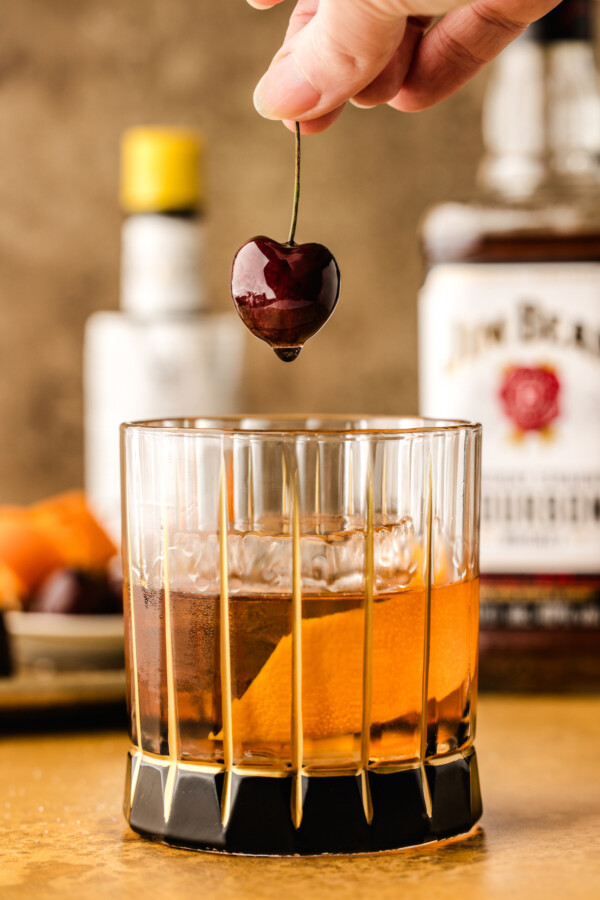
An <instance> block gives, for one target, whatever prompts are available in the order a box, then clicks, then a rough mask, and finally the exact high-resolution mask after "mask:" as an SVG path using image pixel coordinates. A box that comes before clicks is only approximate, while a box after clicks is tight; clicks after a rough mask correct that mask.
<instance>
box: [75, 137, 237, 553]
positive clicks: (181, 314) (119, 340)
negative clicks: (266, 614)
mask: <svg viewBox="0 0 600 900" xmlns="http://www.w3.org/2000/svg"><path fill="white" fill-rule="evenodd" d="M201 157H202V145H201V143H200V141H199V138H198V136H197V135H196V134H194V133H190V132H187V131H183V130H180V129H173V128H134V129H131V130H130V131H128V132H127V133H126V134H125V136H124V139H123V144H122V154H121V206H122V208H123V211H124V212H125V214H126V218H125V221H124V223H123V231H122V256H121V309H120V310H118V311H102V312H97V313H94V314H93V315H92V316H91V317H90V318H89V320H88V323H87V326H86V333H85V350H84V394H85V454H86V458H85V463H86V465H85V481H86V494H87V498H88V501H89V503H90V505H91V507H92V508H93V510H94V512H95V514H96V515H97V517H98V519H99V520H100V521H101V522H102V524H103V525H104V527H105V528H106V529H107V531H108V532H109V533H110V534H111V536H112V537H113V538H114V539H115V540H117V541H118V540H119V538H120V518H121V499H120V458H119V425H120V424H121V423H122V422H125V421H132V420H136V419H148V418H151V419H152V418H165V417H177V416H189V415H213V414H217V413H218V414H219V415H223V414H227V413H236V412H239V411H240V406H241V405H242V402H243V401H242V396H241V393H242V391H241V379H242V363H243V354H244V341H245V335H244V329H243V328H241V327H240V324H239V322H238V320H237V316H236V315H235V313H234V312H227V313H214V312H210V311H209V310H208V309H207V302H206V296H205V290H204V284H203V262H204V259H203V250H204V216H203V211H204V185H203V171H202V158H201Z"/></svg>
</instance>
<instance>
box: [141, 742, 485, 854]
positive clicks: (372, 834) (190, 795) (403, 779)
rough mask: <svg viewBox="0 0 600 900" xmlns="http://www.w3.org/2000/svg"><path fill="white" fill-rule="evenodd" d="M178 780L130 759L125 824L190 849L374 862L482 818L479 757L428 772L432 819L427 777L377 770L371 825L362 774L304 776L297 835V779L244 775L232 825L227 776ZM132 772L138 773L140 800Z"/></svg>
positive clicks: (151, 763)
mask: <svg viewBox="0 0 600 900" xmlns="http://www.w3.org/2000/svg"><path fill="white" fill-rule="evenodd" d="M170 771H171V770H170V767H169V764H168V762H167V763H165V761H163V760H158V759H154V758H153V757H150V756H146V755H140V754H139V753H137V754H136V753H135V752H132V753H130V754H129V757H128V763H127V781H126V788H125V816H126V818H127V820H128V822H129V825H130V826H131V828H132V829H133V830H134V831H137V832H138V833H139V834H141V835H142V836H144V837H147V838H150V839H151V840H155V841H160V842H162V843H165V844H173V845H175V846H179V847H185V848H188V849H195V850H213V851H220V852H223V853H241V854H249V855H256V856H292V855H301V856H314V855H318V854H322V853H373V852H377V851H381V850H396V849H399V848H401V847H409V846H414V845H415V844H423V843H428V842H430V841H435V840H441V839H443V838H449V837H454V836H456V835H459V834H464V833H465V832H467V831H469V830H470V829H471V827H472V826H473V825H474V824H475V822H477V820H478V819H479V818H480V816H481V793H480V789H479V775H478V771H477V759H476V756H475V751H474V750H473V749H470V750H468V751H467V752H466V753H465V754H464V755H459V756H453V757H452V758H451V759H450V760H449V761H448V762H444V761H443V760H442V759H439V760H432V761H430V762H427V763H425V767H424V771H425V774H426V777H427V784H428V787H429V794H430V797H431V816H428V815H427V808H426V801H425V797H424V794H423V783H422V780H421V778H422V775H421V773H422V769H421V768H416V769H407V770H403V771H399V772H386V773H378V772H374V771H369V773H368V782H369V789H370V795H371V802H372V809H373V816H372V819H371V823H370V824H369V823H368V822H367V818H366V815H365V809H364V805H363V785H362V782H361V777H360V776H358V775H336V776H318V777H315V776H308V777H303V779H302V781H303V784H302V788H303V791H302V821H301V824H300V826H299V827H298V828H295V827H294V824H293V821H292V815H291V806H292V786H293V779H292V778H287V777H282V778H273V777H265V776H263V775H256V774H251V773H249V774H246V773H243V774H240V773H239V771H237V772H235V773H234V774H233V775H232V776H231V778H232V781H231V795H230V796H231V801H230V812H229V817H228V820H227V823H226V824H225V825H224V824H223V822H222V818H221V794H222V791H223V786H224V778H225V776H224V774H223V773H222V772H219V773H218V774H212V773H210V772H207V771H206V769H204V770H203V769H200V768H199V769H198V771H194V769H193V767H191V766H190V767H185V768H184V767H178V768H177V770H176V772H175V773H174V783H173V784H172V780H173V773H172V774H171V778H169V772H170ZM132 773H137V774H136V778H135V790H134V791H133V798H132V790H131V785H132ZM171 785H172V788H171ZM171 789H172V794H171V802H170V809H169V808H168V813H167V815H166V816H165V792H170V791H171ZM167 807H168V803H167Z"/></svg>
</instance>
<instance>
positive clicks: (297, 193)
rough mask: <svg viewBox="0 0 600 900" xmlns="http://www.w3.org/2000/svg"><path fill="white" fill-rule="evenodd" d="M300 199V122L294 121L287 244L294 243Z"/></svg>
mask: <svg viewBox="0 0 600 900" xmlns="http://www.w3.org/2000/svg"><path fill="white" fill-rule="evenodd" d="M299 200H300V122H296V170H295V175H294V205H293V207H292V222H291V224H290V236H289V238H288V244H290V245H292V244H293V243H294V237H295V236H296V222H297V221H298V201H299Z"/></svg>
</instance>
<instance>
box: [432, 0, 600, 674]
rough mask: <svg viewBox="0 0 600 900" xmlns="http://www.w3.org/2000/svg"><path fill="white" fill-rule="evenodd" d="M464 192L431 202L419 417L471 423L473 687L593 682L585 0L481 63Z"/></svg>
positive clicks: (594, 242)
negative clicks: (479, 434)
mask: <svg viewBox="0 0 600 900" xmlns="http://www.w3.org/2000/svg"><path fill="white" fill-rule="evenodd" d="M483 131H484V140H485V146H486V155H485V157H484V159H483V161H482V164H481V167H480V171H479V175H480V185H481V190H480V192H479V194H478V195H477V197H476V198H475V199H474V200H472V201H471V202H466V203H446V204H443V205H440V206H438V207H436V208H434V209H432V210H431V211H430V212H429V213H428V215H427V216H426V218H425V221H424V224H423V232H422V234H423V245H424V254H425V258H426V262H427V266H428V272H427V276H426V280H425V284H424V286H423V289H422V292H421V296H420V301H419V310H420V312H419V331H420V400H421V412H422V413H423V414H424V415H427V416H432V415H436V416H452V417H454V416H460V417H464V418H468V419H470V420H479V421H481V422H482V424H483V427H484V431H483V434H484V438H483V470H482V471H483V480H482V539H481V569H482V583H481V590H482V607H481V646H480V650H481V659H480V678H481V685H482V687H484V688H486V687H487V688H500V689H502V688H508V689H534V690H535V689H538V690H544V689H548V690H569V689H584V690H585V689H598V688H599V687H600V93H599V90H598V79H597V71H596V67H595V60H594V47H593V3H592V2H591V0H587V2H581V0H564V2H563V3H561V4H560V6H559V7H558V8H557V9H556V10H555V11H554V12H553V13H551V14H549V15H548V16H546V17H545V18H544V19H543V20H541V21H540V22H539V23H537V24H536V25H535V26H532V27H531V28H530V29H529V30H528V32H527V33H526V34H525V35H523V37H522V38H520V39H519V40H517V41H516V42H515V43H514V44H513V45H512V46H510V47H509V48H507V50H505V51H504V53H503V54H502V55H501V56H500V58H499V59H498V61H497V63H496V67H495V72H494V73H493V77H492V79H491V82H490V85H489V88H488V93H487V96H486V101H485V108H484V115H483Z"/></svg>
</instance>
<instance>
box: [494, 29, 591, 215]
mask: <svg viewBox="0 0 600 900" xmlns="http://www.w3.org/2000/svg"><path fill="white" fill-rule="evenodd" d="M483 136H484V143H485V146H486V151H487V152H486V156H485V157H484V160H483V162H482V165H481V168H480V172H479V178H480V181H481V183H482V185H483V186H484V187H485V188H486V189H488V190H492V191H494V192H496V193H500V194H502V195H504V196H505V197H507V198H510V199H515V200H521V199H525V198H527V197H529V196H531V195H533V194H535V193H536V192H538V191H540V190H545V191H548V192H550V193H554V194H556V195H557V196H560V195H563V194H567V193H568V194H571V195H572V194H573V192H577V191H578V190H581V191H582V192H584V191H585V190H589V188H590V186H593V185H600V92H599V88H598V78H597V71H596V65H595V58H594V49H593V46H592V44H591V42H590V41H587V40H561V41H551V42H548V43H539V42H535V41H532V40H526V39H519V40H518V41H516V42H515V43H514V44H513V45H512V46H511V47H509V48H508V49H507V50H505V51H504V53H502V55H501V56H500V58H499V59H498V61H497V63H496V67H495V71H494V74H493V76H492V80H491V83H490V86H489V89H488V93H487V96H486V101H485V105H484V113H483Z"/></svg>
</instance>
